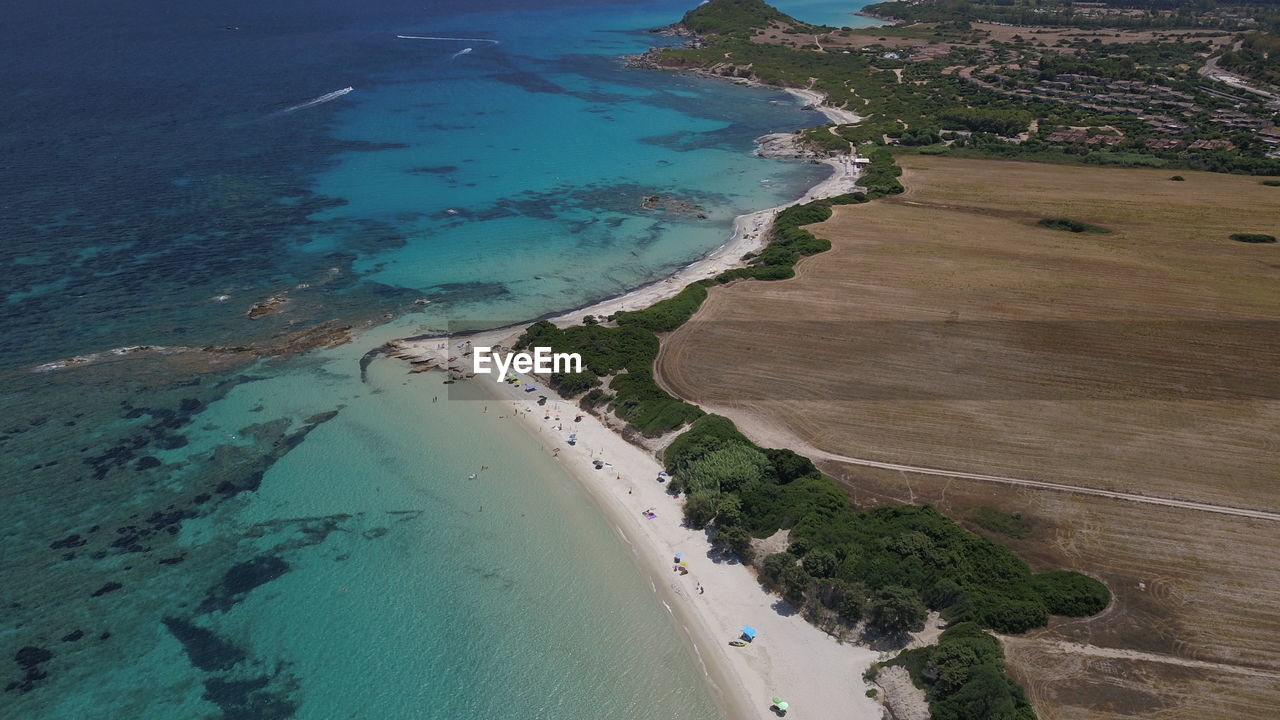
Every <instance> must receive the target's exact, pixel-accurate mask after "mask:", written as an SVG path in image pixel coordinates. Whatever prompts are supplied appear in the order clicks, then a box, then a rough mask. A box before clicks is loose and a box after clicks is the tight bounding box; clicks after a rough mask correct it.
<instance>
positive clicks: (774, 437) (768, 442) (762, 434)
mask: <svg viewBox="0 0 1280 720" xmlns="http://www.w3.org/2000/svg"><path fill="white" fill-rule="evenodd" d="M695 317H696V316H695ZM667 349H668V348H667V345H666V344H665V343H664V344H663V346H662V347H661V348H660V349H659V351H658V360H657V361H655V362H654V367H655V368H656V369H657V371H656V372H654V381H655V382H657V383H658V386H659V387H661V388H662V389H663V390H664V391H665V392H667V393H668V394H670V395H673V396H675V397H680V394H679V393H677V392H675V391H673V390H672V388H671V386H670V385H669V384H668V383H667V382H666V381H665V379H664V378H663V375H662V372H661V368H662V367H663V361H664V356H665V355H667V354H668V353H667ZM682 399H684V398H682ZM700 407H701V408H702V409H703V410H705V411H707V412H709V413H715V414H717V415H723V416H725V417H727V418H729V419H730V420H733V422H734V423H735V424H736V425H737V426H738V428H739V429H740V430H742V432H743V433H744V434H746V436H747V437H749V438H751V440H752V441H753V442H755V443H757V444H759V445H761V446H763V447H786V448H791V449H792V450H794V451H796V452H798V453H800V454H801V455H804V456H806V457H808V458H810V459H811V460H813V461H814V462H822V461H827V462H837V463H843V464H846V465H861V466H864V467H873V468H880V469H883V470H897V471H899V472H905V473H915V474H919V475H936V476H941V477H948V478H956V479H958V480H976V481H979V482H989V483H1000V484H1003V485H1015V486H1021V487H1030V488H1037V489H1040V490H1053V491H1056V492H1067V493H1075V494H1077V495H1092V496H1094V497H1103V498H1109V499H1112V500H1124V501H1127V502H1136V503H1144V504H1147V505H1162V506H1164V507H1175V508H1182V509H1184V510H1198V511H1201V512H1211V513H1219V514H1222V515H1234V516H1237V517H1245V518H1252V519H1254V520H1270V521H1273V522H1280V513H1274V512H1268V511H1266V510H1256V509H1253V508H1243V507H1235V506H1232V505H1217V504H1214V503H1205V502H1195V501H1192V500H1178V499H1175V498H1167V497H1157V496H1154V495H1139V494H1137V493H1127V492H1118V491H1115V490H1103V489H1101V488H1094V487H1087V486H1082V485H1069V484H1066V483H1056V482H1047V481H1044V480H1029V479H1026V478H1016V477H1007V476H1004V475H985V474H982V473H973V472H963V471H960V470H946V469H942V468H932V467H922V466H919V465H902V464H899V463H890V462H882V461H880V460H871V459H869V458H857V457H849V456H848V455H840V454H838V453H833V452H829V451H826V450H821V449H819V448H816V447H814V446H813V445H811V444H810V443H807V442H805V441H804V440H803V439H801V438H800V437H799V436H797V435H795V434H793V433H791V432H790V431H788V430H785V429H783V428H780V427H778V426H777V425H776V424H774V423H773V422H771V421H769V420H767V419H764V418H761V417H759V416H757V415H755V414H754V413H751V412H750V411H747V410H745V409H744V408H736V407H725V406H712V405H708V404H705V403H703V404H701V405H700Z"/></svg>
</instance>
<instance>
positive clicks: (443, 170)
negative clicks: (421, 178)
mask: <svg viewBox="0 0 1280 720" xmlns="http://www.w3.org/2000/svg"><path fill="white" fill-rule="evenodd" d="M457 171H458V166H457V165H436V166H432V167H426V166H423V167H416V168H409V169H408V170H406V171H405V172H408V173H410V174H412V175H448V174H449V173H454V172H457Z"/></svg>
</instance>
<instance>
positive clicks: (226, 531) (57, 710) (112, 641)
mask: <svg viewBox="0 0 1280 720" xmlns="http://www.w3.org/2000/svg"><path fill="white" fill-rule="evenodd" d="M805 5H806V8H807V9H806V12H817V10H814V9H813V8H814V7H815V4H814V3H805ZM831 5H835V4H831ZM687 7H688V5H687V4H685V3H677V2H667V1H665V0H664V1H662V2H657V3H653V4H647V5H644V6H643V7H636V6H635V5H633V4H631V3H624V2H617V3H609V2H598V1H597V2H582V3H572V2H564V1H563V0H558V1H555V2H551V1H545V2H537V1H534V2H519V3H515V2H490V1H486V2H484V3H482V4H474V5H471V6H466V7H462V8H459V7H458V5H457V4H456V3H442V2H438V1H435V0H431V1H427V2H423V1H421V0H419V1H418V2H413V3H407V2H390V1H387V0H376V1H375V2H369V3H334V2H325V1H320V2H314V1H312V2H305V3H304V2H297V1H296V0H285V1H283V2H274V3H261V2H243V1H234V2H224V3H219V4H216V5H213V4H205V3H187V2H158V1H143V2H139V1H133V2H128V1H126V2H121V3H113V4H109V5H107V4H102V3H88V2H64V3H60V4H58V5H56V6H50V5H49V4H47V3H35V2H33V1H31V0H20V2H15V3H10V4H9V5H8V6H6V10H5V17H4V22H3V24H2V25H0V63H3V64H2V66H3V67H4V68H5V70H6V81H7V82H6V83H5V85H6V91H7V96H6V102H5V103H3V104H0V259H2V260H3V267H4V270H5V275H4V280H3V283H0V373H2V374H3V382H4V384H5V392H4V394H3V396H0V452H2V453H3V460H2V463H0V483H2V484H0V492H3V497H4V502H3V503H0V508H3V509H2V510H0V527H2V528H3V530H0V542H2V543H3V547H4V554H3V562H2V563H0V568H2V569H3V572H4V577H5V578H6V579H7V580H12V579H15V578H16V579H19V581H17V582H13V581H9V582H6V583H5V587H4V590H3V595H2V596H0V600H2V602H0V662H4V663H7V665H4V666H3V667H4V669H3V670H2V671H0V681H2V682H3V684H4V685H5V686H6V689H5V691H4V692H3V694H0V715H2V716H5V717H24V718H25V717H32V718H37V717H39V718H44V717H49V718H64V717H76V718H80V717H137V718H170V717H183V718H185V717H226V718H248V717H261V718H284V717H290V716H296V717H315V718H329V717H450V718H459V717H485V718H497V717H510V718H520V717H547V716H552V715H554V716H555V717H564V718H574V717H582V718H588V717H606V716H607V717H613V718H627V717H636V718H640V717H655V716H656V717H673V718H674V717H680V718H683V717H690V718H692V717H706V716H707V715H708V714H709V713H711V712H712V711H711V710H710V706H709V700H708V698H707V695H706V693H705V689H704V688H702V687H701V681H700V679H699V674H698V671H697V669H696V665H695V664H694V663H693V661H692V659H691V658H690V656H689V652H688V651H687V649H686V648H685V647H684V646H683V645H682V644H681V643H680V641H679V639H678V633H677V632H676V631H675V628H673V627H670V621H669V620H668V619H667V617H666V615H665V613H664V611H663V610H662V609H661V607H660V606H658V605H657V603H655V602H654V600H653V598H652V596H651V595H650V594H649V590H648V585H647V583H643V582H642V581H641V580H640V579H639V578H638V577H637V576H636V574H635V572H634V566H633V565H632V564H631V561H630V558H629V556H628V555H627V554H626V551H625V550H624V549H623V547H622V546H621V545H620V544H619V543H618V542H617V540H616V538H615V537H614V535H613V533H612V532H611V529H610V528H609V527H607V526H606V525H605V524H604V523H603V522H602V521H600V519H599V518H598V517H597V516H596V515H595V514H594V513H593V512H592V510H591V508H590V506H589V504H588V503H587V502H586V500H585V499H584V498H583V497H582V494H581V492H580V491H578V490H577V489H575V488H574V486H573V485H572V483H570V482H569V481H568V480H567V478H565V476H564V475H563V474H562V473H560V472H559V471H558V469H557V468H556V467H555V466H554V464H552V463H550V462H549V461H546V460H545V458H544V459H542V460H539V459H537V458H536V457H535V456H536V454H537V450H536V447H535V446H534V445H533V444H532V443H531V442H529V441H528V439H527V438H522V437H520V436H518V435H513V434H512V433H511V432H510V431H509V430H504V429H501V428H497V427H494V426H492V425H491V423H492V417H491V416H484V415H482V414H479V413H476V412H475V404H474V403H460V404H457V405H452V404H451V406H450V407H449V408H446V407H444V405H445V403H440V404H435V403H434V402H431V401H429V400H427V398H428V396H431V397H432V398H434V397H436V396H437V395H438V393H439V390H440V388H439V386H438V385H437V384H434V383H438V379H437V380H435V381H434V382H433V381H430V380H429V379H428V378H426V377H425V376H407V375H406V374H405V373H404V368H403V367H401V366H399V365H396V364H395V363H394V362H393V361H390V360H380V361H377V362H376V363H375V364H374V366H373V367H372V368H370V369H369V370H370V371H369V372H368V373H366V374H365V375H364V376H363V377H362V374H361V372H360V366H359V359H360V357H361V356H362V355H363V354H364V353H365V352H366V351H367V350H369V349H371V348H372V347H374V346H376V344H377V342H380V340H381V339H382V338H386V337H396V336H401V335H410V334H415V333H419V332H423V331H426V330H431V329H439V328H442V327H444V326H445V325H446V324H448V323H450V322H452V323H470V324H473V325H485V324H495V323H498V322H514V321H517V320H521V319H526V318H530V317H534V316H537V315H541V314H543V313H548V312H554V311H558V310H563V309H566V308H569V307H574V306H577V305H581V304H584V303H587V302H590V301H593V300H597V299H600V298H602V297H606V296H609V295H613V294H616V293H620V292H624V291H626V290H628V289H631V288H633V287H636V286H638V285H640V284H643V283H645V282H648V281H651V280H653V279H656V278H659V277H662V276H663V275H665V274H667V273H669V272H670V271H671V270H672V269H674V268H676V267H678V266H680V265H682V264H684V263H687V262H689V261H691V260H693V259H695V258H697V257H699V256H700V255H702V254H704V253H706V252H707V251H709V250H711V249H713V248H715V247H716V246H718V245H719V244H720V243H721V242H723V241H724V240H725V238H726V237H727V235H728V227H729V223H730V221H731V219H732V217H733V216H734V215H735V214H738V213H741V212H745V211H748V210H751V209H757V208H760V207H765V206H768V205H773V204H776V203H778V202H782V201H785V200H789V199H791V198H793V197H795V196H797V195H798V194H799V193H800V191H801V189H802V188H804V187H806V186H808V185H809V184H811V183H812V182H813V181H814V180H816V179H817V178H818V177H820V176H821V174H822V171H821V170H820V169H817V168H815V167H813V166H808V165H803V164H797V163H787V162H780V161H767V160H761V159H758V158H754V157H752V156H751V155H750V150H751V148H752V139H753V138H754V137H756V136H758V135H761V134H764V133H766V132H772V131H778V130H787V129H793V128H797V127H802V126H805V125H810V124H814V123H817V122H820V121H821V119H820V117H818V116H816V115H815V114H813V113H809V112H804V111H801V110H800V109H799V108H798V106H797V105H796V103H795V102H794V101H793V100H791V99H790V98H789V97H788V96H785V95H782V94H779V93H774V92H769V91H762V90H751V89H745V88H739V87H736V86H732V85H729V84H725V83H721V82H718V81H712V80H705V79H699V78H690V77H682V76H674V75H669V74H665V73H656V72H642V71H628V70H625V69H624V68H623V67H622V65H621V63H620V61H619V60H618V56H619V55H620V54H624V53H633V52H640V51H643V50H644V49H646V48H647V47H648V46H650V45H652V44H657V43H661V42H665V40H664V39H662V38H659V37H657V36H654V35H652V34H650V33H647V32H645V30H646V29H647V28H651V27H655V26H659V25H663V24H666V23H668V22H671V21H673V20H675V19H677V18H678V17H679V16H680V14H681V13H683V12H684V10H686V9H687ZM783 7H784V9H786V6H785V3H784V4H783ZM818 9H822V8H818ZM829 11H831V8H830V7H826V9H825V10H823V12H829ZM797 12H798V13H799V11H797ZM800 16H801V17H802V19H807V20H809V19H813V20H817V21H826V20H821V19H820V18H810V17H806V16H805V15H804V14H801V15H800ZM397 35H420V36H448V37H463V38H478V39H491V40H495V41H497V42H496V43H494V42H481V41H479V40H463V41H453V40H445V41H435V40H414V39H402V38H397V37H396V36H397ZM466 48H470V49H471V50H470V52H466V53H462V52H460V51H462V50H464V49H466ZM348 87H350V88H352V90H351V91H350V92H348V93H345V94H340V95H336V94H334V93H335V92H336V91H341V90H343V89H345V88H348ZM326 96H329V97H331V99H330V100H328V101H326V102H319V103H314V101H315V100H317V99H319V98H324V97H326ZM310 103H314V104H310ZM652 194H659V195H662V196H663V197H666V198H672V199H677V200H680V201H683V202H684V203H687V204H689V205H690V206H696V210H695V211H690V212H680V211H669V210H657V211H654V210H645V209H644V208H643V207H641V201H642V200H643V198H644V197H646V196H648V195H652ZM273 296H275V297H277V298H278V299H279V300H280V301H281V302H280V303H279V304H278V306H277V307H276V309H277V310H278V312H275V313H272V314H266V315H263V316H261V317H257V318H256V319H250V318H249V317H248V316H247V314H246V313H247V312H248V311H249V310H250V308H251V307H252V306H254V304H255V303H258V302H260V301H263V300H265V299H267V298H270V297H273ZM419 299H428V300H430V301H431V302H430V304H428V305H425V306H424V305H420V304H418V303H416V302H415V301H417V300H419ZM348 328H349V329H348ZM344 329H348V330H344ZM344 332H345V333H346V337H348V338H351V340H352V341H351V342H350V343H348V344H346V345H340V346H338V347H335V348H328V349H319V350H313V351H311V352H308V353H302V354H290V353H289V352H288V351H289V350H291V349H295V348H298V347H305V346H310V345H315V344H316V342H313V341H314V340H315V338H316V337H319V336H323V337H324V339H325V342H324V343H320V344H321V345H327V344H328V341H329V340H334V339H337V338H338V337H339V336H340V335H342V334H343V333H344ZM325 333H334V334H332V335H326V334H325ZM139 345H154V346H161V349H160V350H152V351H144V352H137V353H129V352H115V353H113V352H112V350H113V349H117V348H122V347H128V346H139ZM73 356H88V357H90V358H91V360H92V361H91V362H85V363H83V364H77V363H76V362H74V361H72V362H70V363H68V362H67V360H68V358H71V357H73ZM259 356H268V357H267V359H259ZM47 364H53V366H54V367H57V368H59V369H54V370H48V371H34V369H35V368H38V367H40V366H43V365H47ZM481 463H484V464H486V465H488V466H490V467H492V468H494V469H495V470H494V473H495V481H494V482H493V483H492V484H488V485H485V486H482V487H478V488H477V487H467V488H461V487H460V486H459V485H458V483H457V481H458V479H459V478H461V477H464V476H465V474H466V473H467V471H468V470H470V469H474V468H475V467H476V466H477V465H479V464H481ZM477 507H487V508H489V510H488V511H487V513H488V514H481V512H480V511H478V510H477V509H476V508H477ZM499 508H501V509H504V510H503V512H505V514H502V513H501V512H495V510H497V509H499ZM515 508H518V509H519V510H520V511H519V512H515V511H514V510H513V509H515ZM575 543H580V545H577V546H575ZM574 547H578V548H591V550H592V553H591V555H590V556H589V557H579V558H577V559H576V560H575V562H573V563H566V562H565V554H566V553H571V554H581V552H580V551H575V550H572V548H574ZM566 587H567V588H574V589H575V592H573V593H572V594H571V596H570V598H569V599H567V600H566V599H565V598H563V597H561V594H562V593H561V592H560V591H563V589H564V588H566ZM513 628H524V630H521V631H514V630H513ZM531 628H532V629H531ZM639 636H643V637H644V638H645V640H643V641H638V640H636V638H637V637H639ZM602 668H612V670H608V671H602V670H601V669H602ZM655 693H656V694H655Z"/></svg>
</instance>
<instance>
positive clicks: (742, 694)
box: [473, 376, 881, 720]
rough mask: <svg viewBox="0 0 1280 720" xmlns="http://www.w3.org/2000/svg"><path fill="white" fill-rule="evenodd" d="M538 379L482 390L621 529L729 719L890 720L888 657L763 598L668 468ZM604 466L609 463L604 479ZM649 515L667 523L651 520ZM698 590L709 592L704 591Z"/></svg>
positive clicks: (768, 597)
mask: <svg viewBox="0 0 1280 720" xmlns="http://www.w3.org/2000/svg"><path fill="white" fill-rule="evenodd" d="M524 379H525V380H526V381H527V380H531V379H532V378H524ZM532 380H533V382H534V383H535V384H536V385H537V386H538V390H537V392H532V393H526V392H524V386H523V384H522V385H521V386H520V387H513V386H510V385H507V384H503V383H495V382H493V381H492V380H491V379H489V378H488V377H485V376H482V377H479V378H477V379H476V380H474V381H473V382H479V383H480V384H481V385H482V386H484V387H486V388H489V389H490V390H491V392H493V393H494V397H495V398H498V399H501V400H503V401H504V413H503V415H504V416H505V418H504V419H505V420H515V421H516V422H520V423H522V424H523V425H524V426H525V427H526V428H527V429H528V431H529V432H530V433H532V434H533V435H534V436H535V437H537V438H538V439H539V441H540V442H541V444H542V445H543V447H544V448H546V450H547V452H549V453H552V454H553V455H555V456H556V457H557V458H558V460H559V461H560V462H561V463H562V464H563V465H564V466H565V468H566V469H567V470H568V471H569V472H570V473H572V474H573V475H574V476H575V477H577V478H578V479H579V480H580V481H581V482H582V485H583V487H585V488H586V489H587V490H588V492H589V493H590V495H591V497H592V498H593V499H594V501H595V503H596V504H597V506H598V507H599V508H600V509H601V511H602V512H603V513H604V514H605V515H606V517H608V518H609V520H610V521H611V522H612V523H613V524H614V526H615V527H616V528H617V529H618V533H619V535H620V536H621V537H622V539H623V540H624V541H625V542H626V543H627V544H628V545H629V546H630V548H631V550H632V552H634V553H635V555H636V558H637V560H638V562H639V565H640V567H641V568H642V569H643V570H644V571H645V572H646V573H648V574H649V576H650V579H651V581H652V585H653V587H654V592H655V593H657V594H658V596H659V597H660V598H661V600H662V601H663V603H664V604H665V605H666V606H667V607H668V609H669V610H670V611H671V612H672V614H673V615H674V616H675V618H676V620H677V622H678V623H679V624H680V625H681V626H682V627H683V628H684V629H685V631H686V632H687V633H688V639H689V642H690V643H691V644H692V646H693V649H694V651H695V653H696V655H697V657H698V658H699V660H700V661H701V662H702V664H703V666H704V668H705V670H706V672H707V677H708V680H709V681H710V683H711V686H712V690H713V693H714V694H715V695H716V698H717V700H718V702H719V703H720V705H721V707H723V708H724V710H725V713H726V716H727V717H729V718H732V719H733V720H738V719H739V718H743V719H746V718H751V719H755V718H759V719H760V720H766V719H769V718H776V717H777V715H775V714H774V712H773V711H772V710H771V706H772V702H771V701H772V698H773V697H774V696H779V697H781V698H783V699H785V700H786V701H787V702H788V703H790V705H791V708H790V711H789V712H788V714H787V717H789V718H824V719H828V718H850V719H852V720H878V719H879V718H880V717H881V710H880V705H879V704H878V703H877V702H876V701H875V700H873V699H871V698H868V697H866V690H867V688H869V687H871V686H870V685H868V684H867V683H865V682H864V681H863V680H862V674H863V672H864V671H865V670H866V669H867V667H868V666H869V665H870V664H871V663H872V662H874V661H875V660H877V659H878V658H879V653H877V652H875V651H873V650H870V649H868V648H864V647H858V646H856V645H848V644H844V645H842V644H840V643H838V642H836V640H835V639H833V638H832V637H831V636H829V635H827V634H826V633H824V632H822V631H821V630H819V629H817V628H816V627H814V626H812V625H810V624H809V623H807V622H805V620H804V619H803V618H801V617H800V616H799V615H797V614H792V611H791V609H790V606H788V605H787V604H786V603H785V602H784V601H783V600H782V599H781V598H780V597H779V596H777V595H774V594H772V593H770V592H768V591H766V590H765V589H763V588H762V587H761V586H760V584H759V583H758V582H757V581H756V578H755V576H754V574H753V573H752V572H751V571H750V570H749V569H748V568H746V567H744V566H742V565H740V564H738V563H737V562H736V561H734V562H727V561H721V562H714V561H712V560H711V559H710V557H709V555H710V554H711V546H710V544H709V543H708V541H707V538H706V534H705V533H704V532H702V531H695V530H690V529H688V528H686V527H684V526H683V524H682V515H681V502H682V501H681V500H679V499H675V498H673V497H671V496H670V495H668V494H667V493H666V485H665V484H662V483H659V482H658V481H657V478H658V473H659V472H660V471H661V470H662V466H661V465H660V464H659V463H658V461H657V460H656V459H654V457H653V456H652V455H650V454H649V453H648V452H647V451H645V450H643V449H640V448H638V447H636V446H634V445H631V444H630V443H628V442H627V441H625V440H623V439H622V437H621V436H620V435H619V434H617V433H616V432H614V431H613V430H611V429H610V428H607V427H606V426H605V425H604V424H603V423H602V422H601V421H600V420H598V419H597V418H595V417H594V416H592V415H590V414H583V418H582V420H581V421H580V422H574V417H575V415H576V414H577V412H578V410H577V407H576V406H575V405H574V404H573V403H571V402H566V401H564V400H563V399H561V398H560V397H559V396H558V395H556V394H555V393H554V392H553V391H550V390H548V389H546V388H545V386H544V385H543V384H542V383H541V382H540V381H538V380H536V379H532ZM538 395H546V396H547V397H548V401H547V404H546V405H545V406H543V407H539V406H538V405H537V404H536V399H537V396H538ZM557 415H559V418H557ZM548 416H549V417H548ZM558 428H559V429H558ZM571 433H576V435H577V444H576V445H569V443H568V440H569V435H570V434H571ZM557 449H558V450H557ZM596 459H600V460H603V461H604V462H605V463H607V464H606V466H605V467H604V468H603V469H600V470H596V469H595V468H594V466H593V464H592V461H593V460H596ZM648 508H653V509H654V511H655V512H656V513H657V517H656V518H654V519H647V518H645V516H644V515H643V512H644V510H646V509H648ZM681 552H682V553H684V557H685V559H686V560H688V563H689V568H690V573H689V574H688V575H683V576H682V575H679V574H678V573H677V572H675V571H674V570H673V563H672V561H673V559H674V557H675V554H676V553H681ZM699 584H701V586H702V587H703V588H704V591H705V592H704V593H703V594H699V593H698V592H697V587H698V585H699ZM744 624H746V625H751V626H752V627H754V628H755V629H756V630H757V631H759V636H758V637H757V639H756V640H755V642H753V643H751V644H750V645H748V646H747V647H742V648H739V647H731V646H730V645H729V644H728V643H729V641H731V640H734V639H736V638H737V637H738V635H739V634H740V632H741V630H742V626H743V625H744Z"/></svg>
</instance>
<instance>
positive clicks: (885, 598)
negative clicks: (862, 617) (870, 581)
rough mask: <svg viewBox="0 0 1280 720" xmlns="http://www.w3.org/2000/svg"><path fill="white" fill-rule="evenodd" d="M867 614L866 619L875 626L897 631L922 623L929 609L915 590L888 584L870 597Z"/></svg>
mask: <svg viewBox="0 0 1280 720" xmlns="http://www.w3.org/2000/svg"><path fill="white" fill-rule="evenodd" d="M867 615H868V618H867V619H868V621H869V622H870V623H871V624H872V625H873V626H875V627H876V628H879V629H880V630H885V631H889V632H897V631H901V630H910V629H912V628H915V627H919V626H920V625H922V624H924V621H925V618H927V617H928V615H929V611H928V610H927V609H926V608H925V606H924V602H922V601H921V600H920V595H919V594H917V593H916V591H915V590H912V589H911V588H905V587H902V586H900V585H888V586H886V587H884V588H881V589H880V590H879V591H878V592H876V594H875V595H874V596H873V597H872V599H871V606H870V609H869V612H868V614H867Z"/></svg>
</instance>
